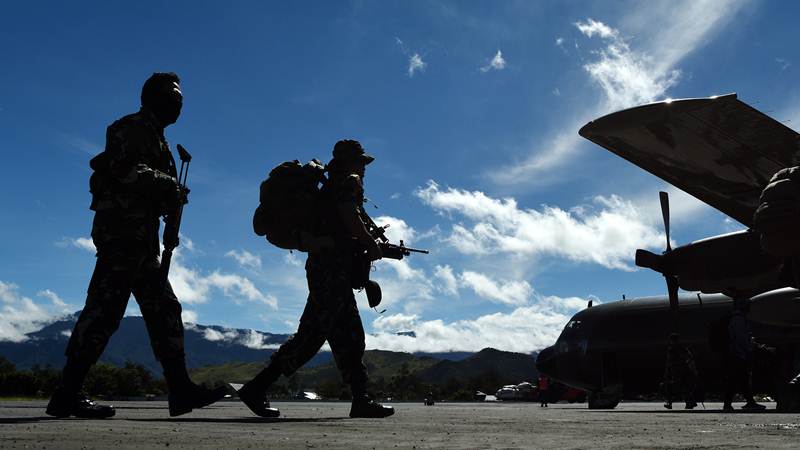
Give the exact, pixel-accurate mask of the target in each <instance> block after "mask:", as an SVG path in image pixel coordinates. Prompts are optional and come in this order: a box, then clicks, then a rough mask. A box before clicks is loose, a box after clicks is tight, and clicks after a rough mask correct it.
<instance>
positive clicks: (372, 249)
mask: <svg viewBox="0 0 800 450" xmlns="http://www.w3.org/2000/svg"><path fill="white" fill-rule="evenodd" d="M370 242H371V245H368V246H367V258H369V260H370V261H375V260H377V259H381V258H383V252H382V251H381V247H380V245H378V243H377V242H375V241H373V240H370Z"/></svg>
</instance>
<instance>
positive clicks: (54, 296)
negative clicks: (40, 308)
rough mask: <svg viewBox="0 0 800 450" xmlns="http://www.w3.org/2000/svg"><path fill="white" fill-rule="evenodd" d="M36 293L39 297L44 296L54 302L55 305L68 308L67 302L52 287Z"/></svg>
mask: <svg viewBox="0 0 800 450" xmlns="http://www.w3.org/2000/svg"><path fill="white" fill-rule="evenodd" d="M36 295H38V296H39V297H44V298H46V299H48V300H50V301H51V302H52V303H53V306H57V307H60V308H66V307H67V303H66V302H65V301H64V300H62V299H61V297H59V296H58V294H56V293H55V292H53V291H51V290H50V289H45V290H43V291H39V292H38V293H37V294H36Z"/></svg>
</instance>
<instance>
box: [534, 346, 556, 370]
mask: <svg viewBox="0 0 800 450" xmlns="http://www.w3.org/2000/svg"><path fill="white" fill-rule="evenodd" d="M555 356H556V350H555V349H554V348H553V347H552V346H551V347H547V348H545V349H542V351H540V352H539V356H537V357H536V370H538V371H539V373H542V374H545V375H547V376H548V377H552V378H555V377H556V357H555Z"/></svg>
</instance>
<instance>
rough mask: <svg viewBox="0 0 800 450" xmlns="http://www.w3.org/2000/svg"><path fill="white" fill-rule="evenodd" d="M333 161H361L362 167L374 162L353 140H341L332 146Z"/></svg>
mask: <svg viewBox="0 0 800 450" xmlns="http://www.w3.org/2000/svg"><path fill="white" fill-rule="evenodd" d="M333 159H334V160H339V161H354V160H359V159H361V160H362V161H363V162H364V165H367V164H369V163H371V162H372V161H375V158H374V157H373V156H372V155H368V154H367V153H366V152H365V151H364V147H362V146H361V143H360V142H358V141H356V140H353V139H343V140H341V141H339V142H337V143H336V145H334V146H333Z"/></svg>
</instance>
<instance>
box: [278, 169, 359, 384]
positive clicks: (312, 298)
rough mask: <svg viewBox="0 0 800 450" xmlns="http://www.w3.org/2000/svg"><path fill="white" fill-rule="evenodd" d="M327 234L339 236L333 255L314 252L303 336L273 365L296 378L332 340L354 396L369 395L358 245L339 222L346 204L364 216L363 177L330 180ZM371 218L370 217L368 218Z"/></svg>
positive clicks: (309, 264)
mask: <svg viewBox="0 0 800 450" xmlns="http://www.w3.org/2000/svg"><path fill="white" fill-rule="evenodd" d="M321 197H322V205H321V207H322V208H323V211H322V216H323V219H322V225H321V227H322V229H323V230H325V232H327V233H329V234H331V235H333V237H334V240H335V241H336V247H335V248H334V249H332V250H329V251H325V252H319V253H309V255H308V260H307V261H306V278H307V279H308V290H309V294H308V300H307V301H306V307H305V310H304V311H303V315H302V316H301V317H300V326H299V328H298V330H297V333H296V334H295V335H294V336H292V337H291V338H290V339H289V340H288V341H286V342H285V343H284V344H283V345H281V347H280V348H279V349H278V350H277V351H276V352H275V353H273V355H272V361H271V364H270V365H271V366H273V365H277V367H278V368H279V369H280V371H281V373H282V374H283V375H285V376H290V375H291V374H292V373H294V372H295V371H296V370H297V369H299V368H300V367H301V366H303V364H305V363H306V362H308V361H309V360H310V359H311V358H312V357H313V356H314V355H315V354H316V353H317V352H318V351H319V349H320V348H321V347H322V345H323V344H324V343H325V341H326V340H327V341H328V343H329V344H330V346H331V351H332V352H333V357H334V359H335V360H336V366H337V367H338V368H339V371H340V372H341V374H342V379H343V380H344V382H345V383H349V384H350V385H351V386H353V390H354V392H357V391H359V390H362V391H363V390H364V389H365V387H366V382H367V370H366V367H365V366H364V364H363V362H362V360H361V359H362V357H363V356H364V348H365V344H364V327H363V325H362V323H361V316H359V314H358V305H357V304H356V299H355V296H354V295H353V281H352V280H353V269H352V267H353V258H354V244H353V242H352V238H351V236H350V234H349V233H348V232H347V231H346V230H345V228H344V226H343V225H342V224H341V221H340V220H339V219H338V217H337V208H338V206H339V205H340V204H341V203H348V204H353V205H354V207H358V208H359V211H360V213H364V211H363V208H362V207H361V205H363V203H364V187H363V183H362V180H361V178H360V177H359V176H358V175H356V174H350V175H348V176H346V177H344V179H342V180H335V179H331V180H329V181H328V182H327V183H326V184H325V185H324V186H323V188H322V192H321ZM364 214H365V213H364Z"/></svg>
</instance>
